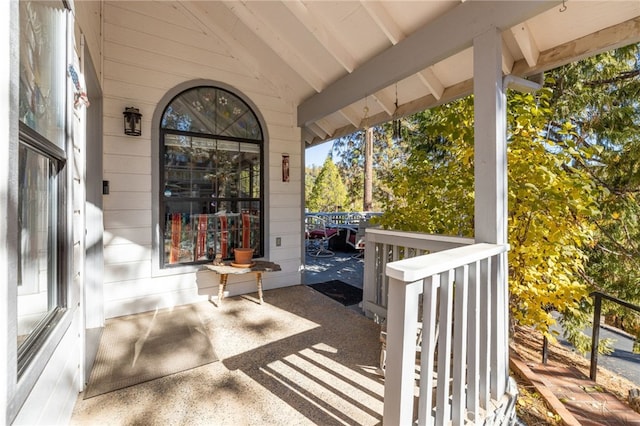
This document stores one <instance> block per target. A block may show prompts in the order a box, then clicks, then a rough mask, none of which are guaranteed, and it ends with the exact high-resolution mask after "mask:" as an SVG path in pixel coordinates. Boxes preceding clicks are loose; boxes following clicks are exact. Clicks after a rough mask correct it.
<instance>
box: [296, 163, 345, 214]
mask: <svg viewBox="0 0 640 426" xmlns="http://www.w3.org/2000/svg"><path fill="white" fill-rule="evenodd" d="M346 202H347V190H346V189H345V186H344V183H343V182H342V178H341V177H340V172H339V171H338V168H337V167H336V165H335V164H334V162H333V159H332V158H331V156H327V159H326V160H325V161H324V164H323V165H322V169H320V173H319V174H318V177H317V178H316V180H315V184H314V185H313V189H312V190H311V193H310V194H309V195H308V196H307V202H306V204H307V208H308V209H309V211H312V212H322V211H336V210H343V209H344V206H345V204H346Z"/></svg>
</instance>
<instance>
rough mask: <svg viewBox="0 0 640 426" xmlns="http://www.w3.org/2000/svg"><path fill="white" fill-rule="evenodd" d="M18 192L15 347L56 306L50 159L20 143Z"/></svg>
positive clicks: (54, 216) (54, 195) (54, 217)
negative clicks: (16, 334) (16, 330)
mask: <svg viewBox="0 0 640 426" xmlns="http://www.w3.org/2000/svg"><path fill="white" fill-rule="evenodd" d="M19 179H20V181H19V195H18V214H19V217H18V232H19V244H20V247H19V249H18V258H19V263H18V309H17V310H18V348H20V347H21V346H22V344H23V343H24V342H25V341H26V340H27V339H28V338H29V336H30V335H31V334H32V333H33V332H34V331H35V330H36V329H38V327H39V325H40V324H41V323H42V321H43V320H45V319H46V318H47V317H48V316H49V314H50V313H52V312H53V311H54V310H55V309H56V308H57V307H58V288H57V282H58V279H57V264H58V253H57V250H56V236H57V229H58V226H57V212H58V193H57V190H56V182H57V177H56V175H55V169H54V167H53V164H52V162H51V160H50V159H49V158H47V157H45V156H44V155H42V154H39V153H38V152H37V151H34V150H32V149H30V148H28V147H26V146H21V147H20V151H19Z"/></svg>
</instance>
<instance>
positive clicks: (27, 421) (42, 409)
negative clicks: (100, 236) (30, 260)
mask: <svg viewBox="0 0 640 426" xmlns="http://www.w3.org/2000/svg"><path fill="white" fill-rule="evenodd" d="M70 315H74V320H73V321H72V323H71V326H70V327H69V329H68V330H67V331H66V333H65V334H64V337H63V338H62V340H61V341H60V344H59V345H58V346H57V348H56V350H55V351H54V352H53V355H52V356H51V358H50V359H49V362H48V363H47V366H46V367H45V369H44V371H43V372H42V374H41V375H40V377H39V378H38V381H37V382H36V384H35V386H34V388H33V389H32V390H31V393H30V394H29V398H28V399H27V400H26V401H25V403H24V405H23V406H22V408H21V409H20V412H19V413H18V416H17V417H16V419H15V421H14V422H13V424H14V425H29V426H31V425H38V424H41V425H61V424H68V423H69V420H70V417H71V412H72V411H73V406H74V405H75V403H76V400H77V398H78V390H79V389H80V386H81V384H80V366H81V362H82V361H81V356H82V354H83V350H82V345H81V340H80V337H79V336H80V327H79V324H80V318H79V310H78V309H72V310H71V313H70Z"/></svg>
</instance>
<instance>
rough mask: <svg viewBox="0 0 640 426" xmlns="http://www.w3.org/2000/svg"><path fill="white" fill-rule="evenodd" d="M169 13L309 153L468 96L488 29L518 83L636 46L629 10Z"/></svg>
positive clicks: (366, 8) (184, 5) (215, 4)
mask: <svg viewBox="0 0 640 426" xmlns="http://www.w3.org/2000/svg"><path fill="white" fill-rule="evenodd" d="M175 7H176V9H178V10H179V11H181V12H182V13H183V14H185V15H187V16H188V17H189V18H190V19H191V20H192V21H193V22H195V23H196V24H197V25H198V27H199V28H200V29H201V30H202V31H203V33H206V34H208V35H209V36H211V37H213V38H215V39H216V40H217V41H220V40H221V41H222V42H224V43H226V44H227V45H228V46H230V53H231V54H232V55H233V56H235V57H236V58H238V59H239V60H240V61H241V62H242V63H243V64H244V65H245V66H246V67H247V69H249V70H250V71H251V72H252V73H253V74H254V75H255V76H260V77H262V78H264V79H266V80H267V81H268V82H269V83H270V84H271V86H272V87H270V88H266V89H268V90H275V91H277V93H279V96H280V97H281V98H282V99H284V100H285V101H287V102H291V103H293V105H296V106H297V107H298V118H297V121H298V125H300V126H301V127H302V129H303V132H302V133H303V138H304V140H305V143H306V144H307V146H308V145H313V144H317V143H320V142H323V141H326V140H329V139H333V138H336V137H339V136H343V135H347V134H349V133H351V132H353V131H355V130H357V129H358V128H360V127H361V126H363V125H365V124H368V125H371V124H377V123H382V122H385V121H388V120H390V119H391V118H392V117H393V116H404V115H408V114H411V113H414V112H417V111H421V110H424V109H426V108H429V107H432V106H435V105H438V104H441V103H444V102H447V101H449V100H452V99H455V98H457V97H460V96H464V95H466V94H468V93H470V92H471V90H472V76H473V48H472V47H471V46H472V40H473V37H474V36H476V35H477V34H479V33H481V32H483V31H485V30H486V29H488V28H489V27H490V26H492V25H495V26H496V27H498V28H500V29H501V30H502V38H503V52H504V53H503V72H504V73H505V74H515V75H518V76H524V77H526V76H530V75H532V74H536V73H538V72H541V71H545V70H548V69H551V68H553V67H556V66H558V65H561V64H564V63H567V62H570V61H572V60H575V59H578V58H581V57H585V56H588V55H592V54H595V53H597V52H601V51H605V50H608V49H611V48H614V47H619V46H622V45H626V44H629V43H633V42H638V41H640V2H639V1H637V0H632V1H617V0H608V1H592V0H588V1H581V0H571V1H567V2H566V3H565V4H563V3H562V2H561V1H557V0H537V1H482V0H468V1H460V0H442V1H364V0H362V1H353V0H336V1H309V0H282V1H279V0H278V1H251V0H249V1H228V2H219V1H182V2H176V6H175ZM396 93H397V95H396ZM396 96H397V106H396ZM365 107H366V108H365ZM367 108H368V114H366V116H365V109H367Z"/></svg>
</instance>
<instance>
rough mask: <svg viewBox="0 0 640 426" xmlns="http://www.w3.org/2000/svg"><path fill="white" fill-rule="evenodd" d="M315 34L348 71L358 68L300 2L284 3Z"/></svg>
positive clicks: (340, 44)
mask: <svg viewBox="0 0 640 426" xmlns="http://www.w3.org/2000/svg"><path fill="white" fill-rule="evenodd" d="M282 4H283V5H284V6H285V7H286V8H287V9H289V11H290V12H291V13H292V14H293V15H294V16H295V17H296V19H298V21H300V23H301V24H302V25H304V26H305V28H306V29H307V30H308V31H309V32H310V33H311V34H313V36H314V37H315V38H316V40H318V42H319V43H320V44H321V45H322V47H324V48H325V50H326V51H327V52H328V53H329V54H330V55H331V56H333V58H334V59H335V60H336V61H337V62H338V63H339V64H340V65H341V66H342V67H343V68H344V69H345V70H346V71H347V72H351V71H353V70H354V69H355V67H356V60H355V58H354V57H353V55H351V54H350V53H349V52H348V51H347V49H345V48H344V46H343V44H342V43H340V42H339V41H338V40H337V39H336V38H335V37H334V36H333V33H332V32H331V31H329V30H328V29H327V27H326V26H325V25H324V24H323V23H322V21H321V20H320V19H319V18H318V17H317V16H315V15H314V14H313V12H312V11H310V10H309V8H308V7H307V6H305V5H304V3H302V2H301V1H300V0H289V1H284V2H283V3H282Z"/></svg>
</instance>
